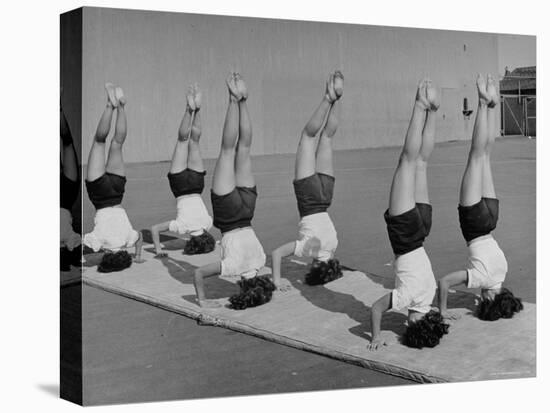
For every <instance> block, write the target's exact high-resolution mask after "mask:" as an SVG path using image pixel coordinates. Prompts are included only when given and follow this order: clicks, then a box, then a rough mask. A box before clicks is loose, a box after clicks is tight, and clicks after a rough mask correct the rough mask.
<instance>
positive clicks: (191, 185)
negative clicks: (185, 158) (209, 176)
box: [168, 168, 206, 198]
mask: <svg viewBox="0 0 550 413" xmlns="http://www.w3.org/2000/svg"><path fill="white" fill-rule="evenodd" d="M205 175H206V171H202V172H197V171H194V170H193V169H189V168H187V169H184V170H183V171H181V172H178V173H175V174H172V173H169V174H168V182H169V183H170V189H171V190H172V193H173V194H174V196H175V197H176V198H177V197H180V196H183V195H191V194H201V193H202V190H203V189H204V176H205Z"/></svg>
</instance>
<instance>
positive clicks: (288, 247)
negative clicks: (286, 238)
mask: <svg viewBox="0 0 550 413" xmlns="http://www.w3.org/2000/svg"><path fill="white" fill-rule="evenodd" d="M295 248H296V241H292V242H288V243H286V244H284V245H281V246H280V247H279V248H277V249H275V250H274V251H273V252H272V253H271V266H272V269H271V270H272V272H273V274H272V275H273V284H275V286H276V287H277V288H279V289H283V286H282V285H281V261H282V259H283V258H284V257H288V256H289V255H292V254H293V253H294V249H295Z"/></svg>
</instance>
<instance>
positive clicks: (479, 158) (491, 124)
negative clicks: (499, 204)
mask: <svg viewBox="0 0 550 413" xmlns="http://www.w3.org/2000/svg"><path fill="white" fill-rule="evenodd" d="M476 83H477V90H478V97H479V103H478V106H477V113H476V119H475V123H474V130H473V134H472V143H471V146H470V153H469V155H468V162H467V164H466V169H465V171H464V176H463V177H462V185H461V187H460V205H462V206H471V205H475V204H477V203H478V202H479V201H480V200H481V198H482V197H484V198H496V193H495V186H494V183H493V175H492V173H491V147H492V145H493V143H494V141H495V136H496V135H497V127H498V126H497V125H498V113H499V111H498V105H499V103H500V99H499V95H498V92H497V88H496V85H495V80H494V79H493V77H492V76H491V75H488V76H487V79H485V78H484V77H483V76H482V75H478V77H477V81H476ZM487 236H490V235H487ZM467 283H468V274H467V272H466V270H462V271H456V272H453V273H450V274H447V275H446V276H445V277H443V278H441V279H440V280H439V310H440V311H441V315H442V316H443V318H446V319H457V318H459V316H458V315H457V314H455V313H452V312H449V311H448V310H447V296H448V292H449V288H451V287H455V286H458V285H465V284H467ZM496 293H498V291H495V290H482V295H483V296H485V297H487V298H493V297H494V295H495V294H496Z"/></svg>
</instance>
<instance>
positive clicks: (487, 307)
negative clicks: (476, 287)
mask: <svg viewBox="0 0 550 413" xmlns="http://www.w3.org/2000/svg"><path fill="white" fill-rule="evenodd" d="M521 310H523V303H522V302H521V298H518V297H514V294H512V291H510V290H508V289H507V288H503V289H502V291H501V292H500V293H498V294H497V295H495V298H494V299H492V300H490V299H487V298H483V299H481V301H480V303H479V305H478V306H477V316H478V318H479V319H480V320H484V321H496V320H498V319H499V318H512V317H513V316H514V313H519V312H520V311H521Z"/></svg>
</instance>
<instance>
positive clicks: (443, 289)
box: [438, 270, 468, 320]
mask: <svg viewBox="0 0 550 413" xmlns="http://www.w3.org/2000/svg"><path fill="white" fill-rule="evenodd" d="M462 284H468V273H467V272H466V271H465V270H462V271H456V272H452V273H450V274H447V275H446V276H445V277H443V278H441V279H440V280H439V286H438V288H439V312H440V313H441V315H442V316H443V318H446V319H451V320H456V319H457V318H459V316H458V315H457V314H452V313H449V312H448V311H447V296H448V295H449V288H451V287H456V286H457V285H462Z"/></svg>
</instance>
